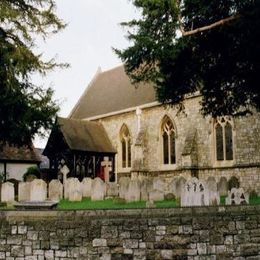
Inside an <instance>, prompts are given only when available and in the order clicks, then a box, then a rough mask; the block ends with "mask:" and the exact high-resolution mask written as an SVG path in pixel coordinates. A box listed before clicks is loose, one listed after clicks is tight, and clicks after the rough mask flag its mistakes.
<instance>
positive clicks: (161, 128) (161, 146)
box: [159, 114, 178, 170]
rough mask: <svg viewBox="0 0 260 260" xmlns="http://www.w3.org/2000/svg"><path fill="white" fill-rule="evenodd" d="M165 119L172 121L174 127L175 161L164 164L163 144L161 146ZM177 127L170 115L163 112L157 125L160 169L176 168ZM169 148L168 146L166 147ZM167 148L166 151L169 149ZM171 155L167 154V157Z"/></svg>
mask: <svg viewBox="0 0 260 260" xmlns="http://www.w3.org/2000/svg"><path fill="white" fill-rule="evenodd" d="M166 121H170V122H171V123H172V126H173V129H174V134H175V163H170V160H169V163H168V164H165V163H164V146H163V126H164V124H165V123H166ZM177 137H178V135H177V127H176V124H175V121H174V120H173V119H172V117H171V116H170V115H168V114H165V115H164V116H163V118H162V120H161V122H160V127H159V146H160V169H161V170H174V169H176V168H177V161H178V160H177V158H178V156H177V154H178V152H177V140H178V139H177ZM168 149H169V150H170V148H168ZM169 150H168V151H169ZM170 158H171V156H170V155H169V159H170Z"/></svg>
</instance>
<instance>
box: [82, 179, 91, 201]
mask: <svg viewBox="0 0 260 260" xmlns="http://www.w3.org/2000/svg"><path fill="white" fill-rule="evenodd" d="M92 181H93V180H92V179H91V178H84V179H83V180H82V182H81V191H82V197H84V198H90V197H91V186H92Z"/></svg>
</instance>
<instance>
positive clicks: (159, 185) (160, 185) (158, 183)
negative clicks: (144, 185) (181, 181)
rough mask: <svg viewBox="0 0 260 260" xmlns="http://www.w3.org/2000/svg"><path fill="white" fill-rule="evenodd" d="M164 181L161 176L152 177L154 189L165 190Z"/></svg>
mask: <svg viewBox="0 0 260 260" xmlns="http://www.w3.org/2000/svg"><path fill="white" fill-rule="evenodd" d="M165 186H166V184H165V181H164V179H163V178H161V177H156V178H154V179H153V189H154V190H158V191H162V192H165V188H166V187H165Z"/></svg>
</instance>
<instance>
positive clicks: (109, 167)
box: [101, 156, 112, 183]
mask: <svg viewBox="0 0 260 260" xmlns="http://www.w3.org/2000/svg"><path fill="white" fill-rule="evenodd" d="M101 166H102V167H104V174H105V182H106V183H108V182H109V172H111V171H112V162H110V161H109V158H108V157H107V156H105V157H104V161H102V162H101Z"/></svg>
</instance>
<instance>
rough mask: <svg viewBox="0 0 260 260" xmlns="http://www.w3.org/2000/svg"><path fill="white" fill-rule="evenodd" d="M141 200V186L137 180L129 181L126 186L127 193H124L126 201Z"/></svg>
mask: <svg viewBox="0 0 260 260" xmlns="http://www.w3.org/2000/svg"><path fill="white" fill-rule="evenodd" d="M140 198H141V184H140V181H139V180H138V179H135V180H131V181H130V183H129V186H128V191H127V193H126V197H125V199H126V201H127V202H132V201H140Z"/></svg>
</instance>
